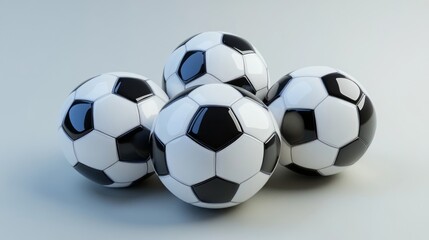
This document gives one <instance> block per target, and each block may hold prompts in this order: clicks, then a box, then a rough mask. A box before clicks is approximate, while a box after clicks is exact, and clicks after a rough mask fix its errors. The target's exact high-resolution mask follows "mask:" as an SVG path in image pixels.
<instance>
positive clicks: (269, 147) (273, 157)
mask: <svg viewBox="0 0 429 240" xmlns="http://www.w3.org/2000/svg"><path fill="white" fill-rule="evenodd" d="M280 147H281V143H280V138H279V136H278V135H277V133H274V134H273V135H271V137H270V138H269V139H268V140H267V141H266V142H265V144H264V159H263V162H262V167H261V172H263V173H266V174H271V173H272V172H273V171H274V168H275V167H276V165H277V162H278V159H279V155H280Z"/></svg>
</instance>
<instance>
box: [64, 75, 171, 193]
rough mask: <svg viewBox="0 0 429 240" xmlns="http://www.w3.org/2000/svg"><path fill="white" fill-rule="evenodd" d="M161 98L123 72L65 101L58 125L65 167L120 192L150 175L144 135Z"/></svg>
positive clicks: (148, 85)
mask: <svg viewBox="0 0 429 240" xmlns="http://www.w3.org/2000/svg"><path fill="white" fill-rule="evenodd" d="M167 101H168V97H167V95H166V94H165V93H164V91H163V90H162V89H161V88H160V87H158V86H157V85H156V84H155V83H154V82H152V81H151V80H148V79H147V78H145V77H143V76H140V75H137V74H133V73H125V72H113V73H107V74H102V75H99V76H96V77H94V78H91V79H89V80H88V81H86V82H84V83H83V84H81V85H80V86H79V87H77V88H76V89H75V90H74V91H73V92H72V93H71V94H70V95H69V96H68V97H67V99H66V101H65V103H64V105H63V108H62V110H61V115H60V116H61V117H60V120H59V122H58V134H59V142H60V145H61V148H62V150H63V153H64V155H65V157H66V158H67V160H68V162H69V163H70V164H71V165H72V166H73V167H74V168H75V169H76V170H77V171H78V172H79V173H81V174H82V175H84V176H85V177H87V178H89V179H91V180H92V181H94V182H96V183H99V184H101V185H105V186H108V187H126V186H129V185H131V184H132V183H133V182H135V181H137V180H139V179H141V178H142V177H145V176H149V175H151V174H152V173H153V165H152V161H151V156H150V152H151V144H150V131H151V128H152V126H153V122H154V119H155V117H156V116H157V115H158V113H159V111H160V110H161V108H162V107H163V106H164V104H165V103H166V102H167Z"/></svg>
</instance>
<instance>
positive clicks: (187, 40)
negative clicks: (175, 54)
mask: <svg viewBox="0 0 429 240" xmlns="http://www.w3.org/2000/svg"><path fill="white" fill-rule="evenodd" d="M197 35H199V33H197V34H195V35H194V36H192V37H190V38H188V39H186V40H185V41H183V42H182V43H181V44H179V46H177V47H176V49H178V48H180V47H181V46H183V45H185V44H186V43H187V42H189V40H191V39H192V38H194V37H196V36H197ZM176 49H174V50H176Z"/></svg>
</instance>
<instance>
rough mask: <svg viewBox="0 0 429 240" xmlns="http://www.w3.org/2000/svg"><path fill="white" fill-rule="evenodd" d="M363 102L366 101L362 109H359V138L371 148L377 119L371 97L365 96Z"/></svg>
mask: <svg viewBox="0 0 429 240" xmlns="http://www.w3.org/2000/svg"><path fill="white" fill-rule="evenodd" d="M361 101H364V103H363V106H362V109H360V108H358V109H359V123H360V128H359V138H360V139H362V140H363V141H364V142H365V144H366V145H367V146H369V145H370V144H371V142H372V140H373V139H374V135H375V129H376V128H377V118H376V115H375V110H374V106H373V105H372V102H371V100H370V99H369V97H367V96H365V95H364V97H363V98H362V100H361Z"/></svg>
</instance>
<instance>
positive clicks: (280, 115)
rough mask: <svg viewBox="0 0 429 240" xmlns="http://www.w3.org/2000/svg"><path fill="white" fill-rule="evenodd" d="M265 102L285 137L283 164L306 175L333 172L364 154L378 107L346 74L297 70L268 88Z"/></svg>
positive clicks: (317, 68) (318, 69) (319, 69)
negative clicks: (375, 108)
mask: <svg viewBox="0 0 429 240" xmlns="http://www.w3.org/2000/svg"><path fill="white" fill-rule="evenodd" d="M265 101H266V103H267V104H268V107H269V109H270V110H271V111H272V113H273V115H274V117H275V119H276V121H277V123H278V125H279V127H280V132H281V135H282V153H281V157H280V163H281V164H282V165H284V166H286V167H288V168H289V169H291V170H293V171H295V172H298V173H302V174H306V175H323V176H326V175H332V174H336V173H339V172H340V171H342V170H344V169H345V168H346V167H347V166H350V165H352V164H354V163H355V162H356V161H358V160H359V158H361V156H362V155H363V154H364V153H365V152H366V150H367V149H368V147H369V145H370V144H371V142H372V140H373V138H374V134H375V129H376V115H375V111H374V106H373V104H372V102H371V100H370V98H369V96H368V94H367V92H366V91H365V90H364V89H363V88H362V86H361V85H360V84H359V83H358V82H357V81H356V80H355V79H354V78H352V77H350V76H349V75H347V74H346V73H344V72H341V71H339V70H336V69H333V68H330V67H322V66H313V67H305V68H301V69H298V70H296V71H294V72H292V73H289V74H288V75H286V76H284V77H283V78H281V79H280V80H279V81H278V82H277V83H275V84H274V85H273V87H272V88H271V89H270V90H269V92H268V94H267V97H266V100H265Z"/></svg>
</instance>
